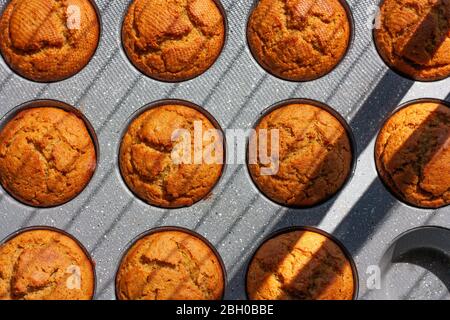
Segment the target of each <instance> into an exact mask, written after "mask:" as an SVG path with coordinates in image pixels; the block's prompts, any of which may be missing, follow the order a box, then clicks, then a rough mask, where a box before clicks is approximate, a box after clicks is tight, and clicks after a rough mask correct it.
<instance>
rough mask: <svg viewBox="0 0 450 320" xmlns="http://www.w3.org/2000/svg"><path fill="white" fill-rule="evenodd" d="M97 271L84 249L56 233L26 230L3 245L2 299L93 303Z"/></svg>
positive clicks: (0, 262)
mask: <svg viewBox="0 0 450 320" xmlns="http://www.w3.org/2000/svg"><path fill="white" fill-rule="evenodd" d="M94 287H95V278H94V269H93V265H92V263H91V260H90V258H89V257H88V256H87V255H86V253H85V251H84V249H82V248H81V247H80V245H79V244H78V243H77V242H76V241H75V240H73V239H72V238H71V237H69V236H67V235H65V234H63V233H61V232H57V231H53V230H47V229H42V230H25V231H24V232H22V233H19V234H18V235H17V236H15V237H13V238H12V239H10V240H8V241H7V242H6V243H4V244H2V245H1V246H0V300H90V299H92V297H93V294H94Z"/></svg>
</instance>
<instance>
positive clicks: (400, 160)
mask: <svg viewBox="0 0 450 320" xmlns="http://www.w3.org/2000/svg"><path fill="white" fill-rule="evenodd" d="M375 159H376V164H377V169H378V174H379V176H380V178H381V179H382V180H383V182H384V183H385V184H386V185H387V186H388V187H389V189H390V190H391V191H392V192H393V193H394V194H395V195H396V196H397V197H399V198H400V199H401V200H403V201H405V202H407V203H409V204H412V205H415V206H419V207H425V208H438V207H442V206H446V205H448V204H450V108H449V107H448V106H447V105H444V102H442V103H439V102H438V101H425V100H424V101H422V102H413V103H412V104H410V105H408V106H406V107H405V108H402V109H400V110H399V111H397V112H396V113H395V114H394V115H393V116H392V117H391V118H390V119H389V120H388V121H387V122H386V124H385V125H384V126H383V128H382V129H381V131H380V133H379V135H378V138H377V142H376V147H375Z"/></svg>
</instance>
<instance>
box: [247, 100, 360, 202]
mask: <svg viewBox="0 0 450 320" xmlns="http://www.w3.org/2000/svg"><path fill="white" fill-rule="evenodd" d="M277 136H278V139H276V138H277ZM256 138H257V141H258V143H257V144H255V145H254V144H253V143H250V144H249V155H250V154H254V155H255V156H250V157H249V170H250V174H251V177H252V179H253V181H254V182H255V184H256V186H257V187H258V188H259V190H260V191H261V192H262V193H264V194H265V195H266V196H267V197H268V198H270V199H271V200H273V201H275V202H277V203H279V204H281V205H285V206H292V207H305V206H313V205H316V204H318V203H320V202H322V201H325V200H326V199H328V198H329V197H331V196H332V195H334V194H335V193H336V192H337V191H338V190H339V189H341V187H342V186H343V185H344V183H345V182H346V181H347V179H348V177H349V175H350V172H351V169H352V158H353V155H352V148H351V144H350V139H349V136H348V133H347V131H346V129H345V128H344V127H343V125H342V124H341V123H340V122H339V120H338V119H337V118H335V117H334V116H333V115H332V114H331V113H329V112H328V111H326V110H324V109H322V108H320V107H318V106H314V105H311V104H305V103H299V104H298V103H292V104H290V103H288V104H287V105H284V106H281V107H278V108H276V109H275V110H273V111H271V112H270V113H269V114H267V115H266V116H264V117H263V118H262V120H260V122H259V123H258V125H257V126H256ZM255 142H256V141H255ZM277 142H279V143H277ZM272 143H276V145H275V146H273V145H272ZM264 145H267V150H262V149H259V148H260V147H261V146H264ZM257 149H259V150H257ZM277 149H278V150H277ZM265 158H268V159H270V161H266V160H268V159H265Z"/></svg>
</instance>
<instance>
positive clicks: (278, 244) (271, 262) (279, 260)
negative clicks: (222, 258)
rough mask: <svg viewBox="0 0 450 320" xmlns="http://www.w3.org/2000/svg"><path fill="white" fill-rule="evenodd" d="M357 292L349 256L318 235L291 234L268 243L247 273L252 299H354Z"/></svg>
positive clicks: (334, 244)
mask: <svg viewBox="0 0 450 320" xmlns="http://www.w3.org/2000/svg"><path fill="white" fill-rule="evenodd" d="M354 291H355V283H354V277H353V270H352V267H351V264H350V261H349V260H348V258H347V256H346V255H345V253H344V252H343V251H342V249H341V248H340V247H339V246H338V245H337V244H336V243H335V242H334V241H332V240H331V239H329V238H328V237H326V236H323V235H321V234H319V233H317V232H310V231H290V232H287V233H283V234H281V235H278V236H276V237H274V238H272V239H270V240H268V241H266V242H265V243H264V244H263V245H262V246H261V247H260V248H259V249H258V251H257V252H256V254H255V256H254V257H253V259H252V261H251V263H250V266H249V269H248V273H247V293H248V295H249V298H250V299H251V300H352V299H353V295H354Z"/></svg>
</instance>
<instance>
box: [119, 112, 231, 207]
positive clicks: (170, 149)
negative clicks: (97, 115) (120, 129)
mask: <svg viewBox="0 0 450 320" xmlns="http://www.w3.org/2000/svg"><path fill="white" fill-rule="evenodd" d="M177 132H178V133H179V134H178V135H179V136H178V137H177ZM208 132H209V133H211V134H208ZM198 133H200V134H201V135H200V136H199V135H198ZM202 135H203V138H202ZM223 148H224V145H223V136H222V134H221V131H219V130H218V129H216V128H215V127H214V125H213V124H212V123H211V121H209V120H208V118H207V117H206V116H205V115H204V114H203V113H201V112H200V111H197V110H195V109H194V108H191V107H188V106H185V105H173V104H168V105H160V106H157V107H153V108H151V109H149V110H147V111H145V112H144V113H142V114H141V115H139V116H138V117H137V118H136V119H135V120H134V121H133V122H132V123H131V125H130V126H129V127H128V129H127V132H126V133H125V135H124V137H123V140H122V145H121V148H120V170H121V173H122V176H123V179H124V180H125V182H126V184H127V185H128V187H129V188H130V189H131V191H133V192H134V193H135V194H136V195H137V196H138V197H139V198H141V199H142V200H144V201H146V202H147V203H149V204H151V205H155V206H158V207H165V208H179V207H186V206H191V205H193V204H194V203H196V202H198V201H199V200H201V199H203V198H204V197H206V196H207V195H208V194H209V193H210V192H211V190H212V189H213V187H214V186H215V185H216V183H217V182H218V180H219V178H220V176H221V174H222V169H223V162H224V161H223V160H224V155H223V150H224V149H223ZM202 155H209V156H206V157H203V158H202Z"/></svg>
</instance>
